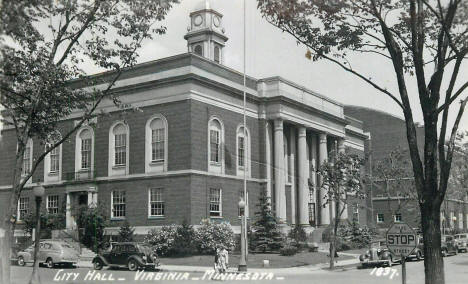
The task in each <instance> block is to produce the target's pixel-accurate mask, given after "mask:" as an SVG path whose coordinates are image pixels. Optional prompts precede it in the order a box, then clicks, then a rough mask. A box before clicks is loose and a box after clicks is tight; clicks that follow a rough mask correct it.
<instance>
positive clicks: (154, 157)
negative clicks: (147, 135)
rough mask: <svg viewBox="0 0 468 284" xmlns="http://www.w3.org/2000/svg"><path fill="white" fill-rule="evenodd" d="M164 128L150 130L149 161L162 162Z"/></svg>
mask: <svg viewBox="0 0 468 284" xmlns="http://www.w3.org/2000/svg"><path fill="white" fill-rule="evenodd" d="M164 143H165V137H164V128H158V129H153V130H151V161H153V162H161V161H164Z"/></svg>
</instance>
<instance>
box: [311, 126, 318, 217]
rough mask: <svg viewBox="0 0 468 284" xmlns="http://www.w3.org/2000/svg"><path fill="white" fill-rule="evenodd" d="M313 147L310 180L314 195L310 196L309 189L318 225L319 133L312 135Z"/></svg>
mask: <svg viewBox="0 0 468 284" xmlns="http://www.w3.org/2000/svg"><path fill="white" fill-rule="evenodd" d="M310 145H311V147H310V148H311V149H310V152H311V154H312V155H311V161H310V163H311V167H310V168H311V171H310V175H309V176H310V180H311V184H312V186H313V189H314V191H313V196H312V197H310V189H309V198H311V200H314V202H315V212H314V213H315V224H316V225H318V214H317V212H318V206H319V204H320V202H317V190H318V189H317V188H318V186H317V135H316V134H313V135H312V137H311V143H310Z"/></svg>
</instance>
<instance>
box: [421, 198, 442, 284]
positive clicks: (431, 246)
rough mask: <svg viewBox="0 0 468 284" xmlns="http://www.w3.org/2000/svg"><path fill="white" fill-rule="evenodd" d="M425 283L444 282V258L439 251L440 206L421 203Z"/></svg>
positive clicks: (436, 283) (438, 283)
mask: <svg viewBox="0 0 468 284" xmlns="http://www.w3.org/2000/svg"><path fill="white" fill-rule="evenodd" d="M421 219H422V220H421V222H422V229H423V239H424V272H425V275H426V277H425V280H426V281H425V283H426V284H444V283H445V275H444V260H443V258H442V251H441V233H440V206H433V205H432V204H430V203H429V202H426V203H423V204H421Z"/></svg>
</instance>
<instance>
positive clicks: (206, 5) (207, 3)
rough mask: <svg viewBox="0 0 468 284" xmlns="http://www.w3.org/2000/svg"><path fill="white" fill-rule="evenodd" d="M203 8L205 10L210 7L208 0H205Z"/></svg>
mask: <svg viewBox="0 0 468 284" xmlns="http://www.w3.org/2000/svg"><path fill="white" fill-rule="evenodd" d="M205 9H207V10H209V9H210V0H206V1H205Z"/></svg>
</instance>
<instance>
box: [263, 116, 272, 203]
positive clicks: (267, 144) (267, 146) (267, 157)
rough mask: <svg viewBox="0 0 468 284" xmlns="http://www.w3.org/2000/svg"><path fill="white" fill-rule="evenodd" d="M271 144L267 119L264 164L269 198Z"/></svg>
mask: <svg viewBox="0 0 468 284" xmlns="http://www.w3.org/2000/svg"><path fill="white" fill-rule="evenodd" d="M271 144H273V136H272V134H271V125H270V123H268V121H266V122H265V164H266V168H265V170H266V180H267V182H266V195H267V197H268V198H269V199H270V202H272V200H271V183H272V182H271V181H272V177H271V176H272V174H271V165H272V161H271V156H272V147H271Z"/></svg>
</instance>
